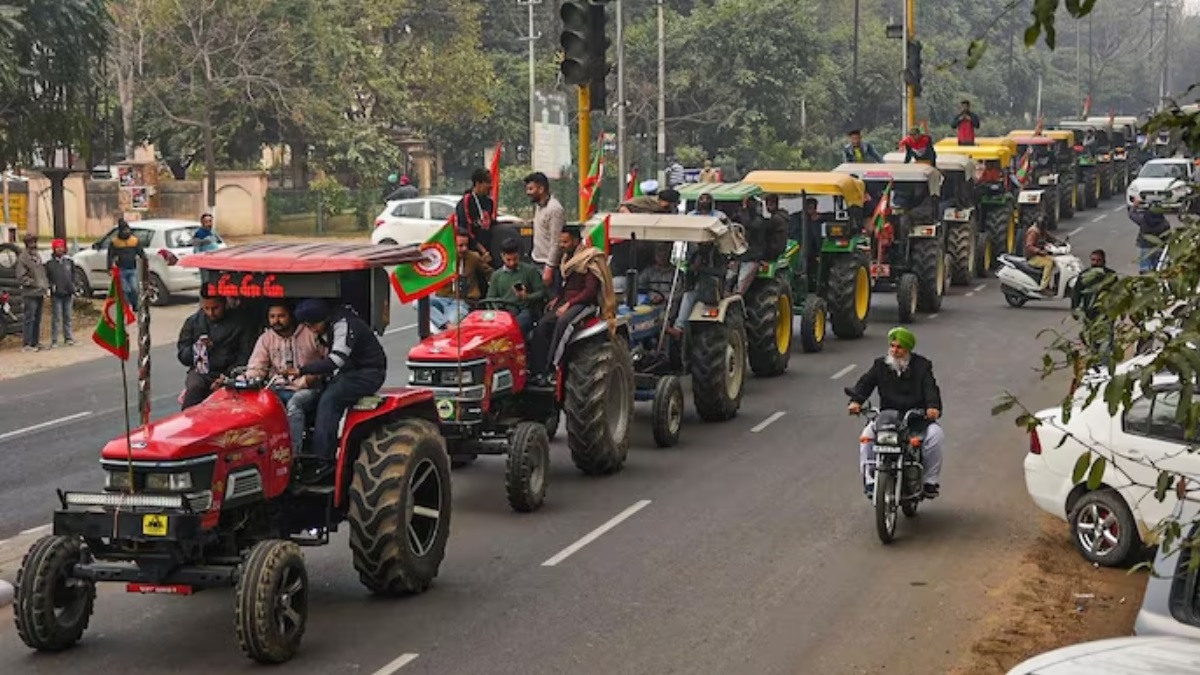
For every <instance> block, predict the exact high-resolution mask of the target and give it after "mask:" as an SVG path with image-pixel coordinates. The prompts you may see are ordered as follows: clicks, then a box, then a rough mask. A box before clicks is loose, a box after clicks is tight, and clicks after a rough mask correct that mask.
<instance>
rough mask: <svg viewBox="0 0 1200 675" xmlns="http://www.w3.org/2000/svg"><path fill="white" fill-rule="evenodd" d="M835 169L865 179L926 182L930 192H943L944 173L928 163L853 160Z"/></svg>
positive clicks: (866, 180)
mask: <svg viewBox="0 0 1200 675" xmlns="http://www.w3.org/2000/svg"><path fill="white" fill-rule="evenodd" d="M834 171H836V172H838V173H844V174H849V175H851V176H854V177H855V178H858V179H859V180H861V181H863V182H864V183H870V182H890V183H910V184H911V183H925V184H927V185H928V186H929V193H930V194H934V195H940V194H941V193H942V173H941V172H940V171H938V170H937V169H935V168H933V167H932V166H929V165H928V164H920V163H913V164H889V163H884V164H855V163H853V162H851V163H846V164H842V165H840V166H838V167H837V168H836V169H834Z"/></svg>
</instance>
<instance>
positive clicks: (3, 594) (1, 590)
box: [0, 579, 17, 607]
mask: <svg viewBox="0 0 1200 675" xmlns="http://www.w3.org/2000/svg"><path fill="white" fill-rule="evenodd" d="M16 592H17V589H15V588H13V585H12V584H10V583H8V582H7V581H5V580H3V579H0V607H8V606H9V605H11V604H12V601H13V596H14V595H15V594H16Z"/></svg>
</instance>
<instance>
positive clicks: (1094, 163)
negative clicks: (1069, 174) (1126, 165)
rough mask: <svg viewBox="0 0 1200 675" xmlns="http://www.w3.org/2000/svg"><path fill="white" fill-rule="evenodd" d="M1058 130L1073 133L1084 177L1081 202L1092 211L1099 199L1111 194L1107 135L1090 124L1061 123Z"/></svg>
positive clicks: (1109, 154) (1112, 183)
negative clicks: (1082, 200)
mask: <svg viewBox="0 0 1200 675" xmlns="http://www.w3.org/2000/svg"><path fill="white" fill-rule="evenodd" d="M1057 126H1058V128H1060V129H1070V130H1072V131H1074V132H1075V149H1076V151H1077V152H1078V153H1079V168H1080V172H1081V173H1082V174H1083V178H1084V185H1085V191H1084V203H1086V204H1087V205H1088V206H1089V207H1091V208H1095V207H1097V206H1099V205H1100V202H1101V200H1104V199H1108V198H1109V197H1111V196H1112V194H1113V191H1114V190H1113V188H1114V180H1113V162H1112V146H1111V141H1110V140H1109V135H1108V132H1107V131H1106V130H1105V129H1103V128H1101V126H1099V125H1097V124H1095V123H1093V122H1081V121H1078V120H1064V121H1062V122H1059V123H1058V124H1057Z"/></svg>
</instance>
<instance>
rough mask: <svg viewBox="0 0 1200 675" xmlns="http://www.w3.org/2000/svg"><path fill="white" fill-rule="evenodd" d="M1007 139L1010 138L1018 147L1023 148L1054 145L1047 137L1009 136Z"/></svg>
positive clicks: (1051, 139) (1052, 140)
mask: <svg viewBox="0 0 1200 675" xmlns="http://www.w3.org/2000/svg"><path fill="white" fill-rule="evenodd" d="M1009 138H1011V139H1012V140H1013V141H1015V142H1016V144H1017V146H1018V147H1020V146H1023V145H1054V139H1053V138H1050V137H1049V136H1012V135H1010V136H1009Z"/></svg>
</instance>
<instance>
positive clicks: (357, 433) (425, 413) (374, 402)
mask: <svg viewBox="0 0 1200 675" xmlns="http://www.w3.org/2000/svg"><path fill="white" fill-rule="evenodd" d="M401 411H403V415H404V416H406V417H420V418H422V419H425V420H429V421H430V422H433V423H434V424H437V423H438V414H437V409H436V407H435V405H434V400H433V392H432V391H430V390H428V389H417V388H412V387H402V388H387V389H381V390H380V391H379V393H378V394H375V395H374V396H364V397H362V398H360V399H359V400H358V402H357V403H355V404H354V405H353V406H351V407H350V409H349V410H347V411H346V419H345V421H344V423H343V427H342V434H341V441H339V447H338V465H337V474H336V477H335V482H334V485H335V486H336V489H335V491H334V495H333V503H334V505H335V506H342V505H343V504H344V503H345V501H344V500H345V499H346V490H347V489H348V488H349V486H350V471H351V467H352V466H353V464H354V455H356V454H357V451H358V441H359V440H360V439H361V437H362V433H361V432H362V431H363V430H364V429H368V428H370V427H373V426H374V424H373V422H375V421H379V420H382V419H386V418H388V417H391V416H393V415H396V414H397V413H400V412H401Z"/></svg>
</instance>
